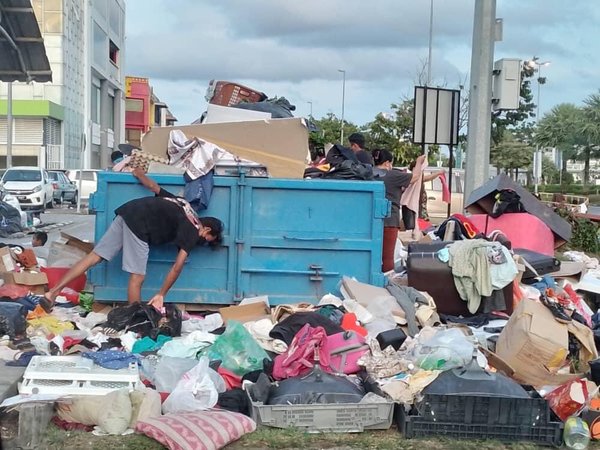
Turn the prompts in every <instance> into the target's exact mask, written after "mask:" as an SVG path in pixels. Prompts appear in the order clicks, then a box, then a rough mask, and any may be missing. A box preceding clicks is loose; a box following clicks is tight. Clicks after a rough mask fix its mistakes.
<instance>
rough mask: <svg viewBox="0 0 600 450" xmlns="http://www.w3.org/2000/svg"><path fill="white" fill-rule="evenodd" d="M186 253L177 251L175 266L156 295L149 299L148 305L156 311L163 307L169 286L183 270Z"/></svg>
mask: <svg viewBox="0 0 600 450" xmlns="http://www.w3.org/2000/svg"><path fill="white" fill-rule="evenodd" d="M187 256H188V253H187V252H186V251H185V250H183V249H182V250H179V253H177V258H175V264H173V267H171V270H169V273H167V276H166V277H165V280H164V281H163V285H162V287H161V288H160V290H159V291H158V293H157V294H156V295H155V296H154V297H152V298H151V299H150V302H149V303H148V304H150V305H152V306H154V307H155V308H156V309H161V308H162V307H163V303H164V301H165V295H167V292H169V289H171V286H173V284H174V283H175V282H176V281H177V278H179V275H181V271H182V270H183V265H184V264H185V259H186V258H187Z"/></svg>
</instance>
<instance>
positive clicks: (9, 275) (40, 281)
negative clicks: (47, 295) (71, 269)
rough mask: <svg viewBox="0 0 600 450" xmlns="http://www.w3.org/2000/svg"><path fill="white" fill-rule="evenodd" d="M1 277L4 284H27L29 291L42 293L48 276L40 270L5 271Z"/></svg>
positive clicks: (44, 290)
mask: <svg viewBox="0 0 600 450" xmlns="http://www.w3.org/2000/svg"><path fill="white" fill-rule="evenodd" d="M2 279H3V280H4V283H6V284H18V285H22V286H27V287H28V288H29V290H30V291H31V292H33V293H34V294H37V295H42V294H44V292H46V287H47V285H48V277H47V276H46V274H45V273H41V272H5V273H3V274H2Z"/></svg>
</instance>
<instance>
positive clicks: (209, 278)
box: [90, 172, 389, 304]
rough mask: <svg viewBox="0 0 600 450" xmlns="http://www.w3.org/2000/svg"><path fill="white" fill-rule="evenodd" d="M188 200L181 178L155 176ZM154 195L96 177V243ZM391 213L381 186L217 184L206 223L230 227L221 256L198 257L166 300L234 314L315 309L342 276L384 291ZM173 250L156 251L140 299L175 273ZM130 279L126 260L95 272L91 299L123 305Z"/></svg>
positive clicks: (119, 179) (246, 180)
mask: <svg viewBox="0 0 600 450" xmlns="http://www.w3.org/2000/svg"><path fill="white" fill-rule="evenodd" d="M150 176H151V177H152V178H153V179H154V180H156V181H157V182H158V183H159V184H160V185H161V186H162V187H164V188H165V189H167V190H168V191H170V192H172V193H174V194H177V195H182V194H183V188H184V180H183V177H182V176H181V175H171V174H169V175H165V174H156V175H154V174H150ZM148 195H151V193H150V192H149V191H148V190H146V189H145V188H144V187H143V186H142V185H141V184H139V182H137V180H136V179H135V178H133V176H132V175H131V174H129V173H114V172H100V173H99V175H98V190H97V192H96V194H95V195H94V196H93V199H92V208H93V209H94V210H95V211H96V228H95V241H96V242H98V241H99V240H100V238H101V237H102V235H103V234H104V232H105V231H106V229H107V228H108V227H109V226H110V224H111V222H112V220H113V218H114V210H115V209H116V208H117V207H119V206H120V205H122V204H123V203H125V202H127V201H129V200H131V199H134V198H138V197H142V196H148ZM388 213H389V202H388V201H387V200H386V199H385V189H384V185H383V183H382V182H379V181H373V182H370V181H345V180H295V179H294V180H292V179H280V178H270V179H268V178H251V177H246V176H245V175H244V174H243V173H242V174H241V175H240V176H234V177H226V176H215V177H214V189H213V193H212V198H211V201H210V207H209V209H208V210H207V211H204V212H203V215H206V216H214V217H218V218H219V219H221V220H222V221H223V223H224V225H225V230H224V236H223V237H224V239H223V245H222V247H220V248H218V249H217V250H211V249H210V248H207V247H198V248H196V249H194V250H193V251H192V252H191V253H190V255H189V257H188V259H187V261H186V263H185V266H184V269H183V272H182V274H181V275H180V277H179V279H178V280H177V282H176V283H175V285H174V286H173V287H172V288H171V290H170V291H169V293H168V295H167V301H172V302H178V303H215V304H231V303H235V302H236V301H239V300H241V299H243V298H244V297H253V296H258V295H268V296H269V300H270V302H271V304H279V303H296V302H301V301H312V302H316V301H318V300H319V299H320V298H321V297H322V296H323V295H324V294H327V293H328V292H334V291H337V286H338V283H339V282H340V280H341V278H342V276H343V275H347V276H350V277H356V278H357V279H358V280H359V281H362V282H364V283H370V284H373V285H376V286H383V283H384V275H383V274H382V273H381V241H382V237H383V218H384V217H386V216H387V214H388ZM176 253H177V249H176V248H175V246H174V245H165V246H161V247H153V248H151V249H150V256H149V260H148V267H147V275H146V281H145V283H144V288H143V290H142V296H143V297H144V298H146V299H149V298H151V297H152V295H154V294H155V293H156V291H157V290H158V289H159V288H160V286H161V284H162V282H163V280H164V277H165V275H166V274H167V272H168V271H169V269H170V268H171V266H172V265H173V262H174V261H175V256H176ZM127 280H128V274H127V273H125V272H123V271H122V270H121V256H120V255H119V256H118V257H116V258H115V259H114V260H113V261H111V262H109V263H102V264H99V265H98V266H96V267H95V268H93V269H92V270H91V275H90V282H91V283H92V284H93V285H94V298H95V299H96V300H99V301H125V300H126V298H127V294H126V291H127Z"/></svg>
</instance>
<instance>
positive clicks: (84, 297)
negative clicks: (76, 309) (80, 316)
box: [79, 292, 94, 312]
mask: <svg viewBox="0 0 600 450" xmlns="http://www.w3.org/2000/svg"><path fill="white" fill-rule="evenodd" d="M93 304H94V296H93V295H92V294H90V293H89V292H80V293H79V306H81V307H82V308H83V309H84V310H85V311H87V312H90V311H91V310H92V305H93Z"/></svg>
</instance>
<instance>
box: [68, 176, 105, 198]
mask: <svg viewBox="0 0 600 450" xmlns="http://www.w3.org/2000/svg"><path fill="white" fill-rule="evenodd" d="M98 172H99V170H95V169H84V170H79V169H74V170H67V171H66V174H67V177H69V180H71V181H74V182H75V186H76V187H77V189H79V177H80V174H83V175H82V176H81V192H80V193H79V198H81V200H82V201H83V202H84V203H87V202H88V200H89V198H90V194H91V193H92V192H96V187H97V185H98Z"/></svg>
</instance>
